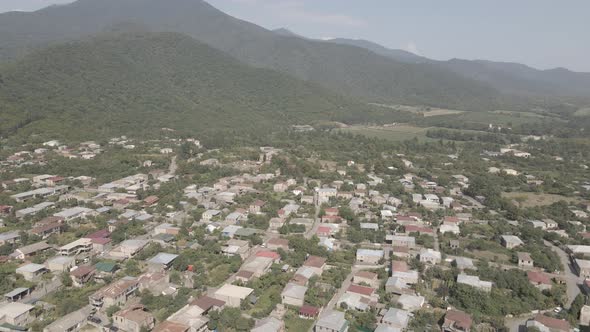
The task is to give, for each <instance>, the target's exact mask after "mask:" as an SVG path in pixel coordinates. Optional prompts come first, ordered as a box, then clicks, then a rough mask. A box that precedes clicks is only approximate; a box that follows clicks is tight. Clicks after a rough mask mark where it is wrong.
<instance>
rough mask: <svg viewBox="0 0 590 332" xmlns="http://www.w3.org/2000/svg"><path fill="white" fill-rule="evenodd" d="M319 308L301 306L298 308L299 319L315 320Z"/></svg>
mask: <svg viewBox="0 0 590 332" xmlns="http://www.w3.org/2000/svg"><path fill="white" fill-rule="evenodd" d="M320 311H321V310H320V308H318V307H313V306H310V305H303V306H301V308H299V318H303V319H316V318H317V317H318V315H319V314H320Z"/></svg>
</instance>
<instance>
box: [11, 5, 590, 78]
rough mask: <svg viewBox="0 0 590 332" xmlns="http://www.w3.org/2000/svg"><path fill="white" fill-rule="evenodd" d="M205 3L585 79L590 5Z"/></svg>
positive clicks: (266, 23)
mask: <svg viewBox="0 0 590 332" xmlns="http://www.w3.org/2000/svg"><path fill="white" fill-rule="evenodd" d="M95 1H100V0H95ZM162 1H166V0H162ZM67 2H71V0H0V12H2V11H8V10H15V9H21V10H34V9H37V8H40V7H43V6H46V5H49V4H52V3H67ZM209 2H210V3H211V4H213V5H214V6H216V7H217V8H219V9H221V10H223V11H225V12H226V13H229V14H231V15H233V16H236V17H238V18H241V19H244V20H247V21H251V22H254V23H256V24H259V25H261V26H263V27H266V28H269V29H274V28H279V27H286V28H288V29H290V30H292V31H294V32H296V33H299V34H301V35H304V36H308V37H313V38H331V37H346V38H363V39H368V40H372V41H375V42H378V43H380V44H382V45H384V46H387V47H390V48H401V49H405V50H409V51H412V52H414V53H418V54H420V55H424V56H426V57H430V58H435V59H450V58H455V57H456V58H465V59H488V60H497V61H511V62H520V63H525V64H528V65H531V66H534V67H537V68H542V69H546V68H553V67H567V68H570V69H573V70H578V71H587V72H590V36H589V35H588V32H589V31H590V19H588V13H590V1H588V0H568V1H555V0H516V1H515V0H410V1H408V0H209Z"/></svg>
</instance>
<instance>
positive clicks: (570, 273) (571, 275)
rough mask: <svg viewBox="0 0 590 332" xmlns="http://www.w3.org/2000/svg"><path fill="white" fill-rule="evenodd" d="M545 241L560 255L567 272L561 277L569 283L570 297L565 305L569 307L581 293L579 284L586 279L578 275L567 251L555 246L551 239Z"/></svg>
mask: <svg viewBox="0 0 590 332" xmlns="http://www.w3.org/2000/svg"><path fill="white" fill-rule="evenodd" d="M544 243H545V245H546V246H548V247H550V248H551V250H553V252H555V253H556V254H557V255H558V256H559V259H560V260H561V264H562V265H563V268H564V271H565V272H564V273H563V274H562V275H561V277H562V278H563V279H565V282H566V285H567V299H568V301H567V303H566V304H565V305H564V308H569V307H570V306H571V304H572V302H573V301H574V299H575V298H576V296H578V294H580V286H578V285H580V284H581V283H582V282H583V281H584V280H583V278H580V277H578V275H577V274H576V273H575V272H574V269H573V267H572V265H571V262H570V258H569V256H568V254H567V253H566V252H565V251H563V250H562V249H561V248H559V247H557V246H555V245H554V244H553V243H551V242H549V241H544Z"/></svg>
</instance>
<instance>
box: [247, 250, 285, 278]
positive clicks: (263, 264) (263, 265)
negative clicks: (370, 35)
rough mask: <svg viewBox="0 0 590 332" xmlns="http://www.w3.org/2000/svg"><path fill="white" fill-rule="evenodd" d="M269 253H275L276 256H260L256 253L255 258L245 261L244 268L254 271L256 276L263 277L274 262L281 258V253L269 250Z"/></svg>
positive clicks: (253, 273)
mask: <svg viewBox="0 0 590 332" xmlns="http://www.w3.org/2000/svg"><path fill="white" fill-rule="evenodd" d="M267 253H273V254H275V255H276V256H271V257H269V256H259V255H258V254H257V255H256V258H254V259H253V260H251V261H249V262H247V263H245V264H244V265H242V270H244V271H250V272H252V275H253V276H254V277H257V278H259V277H262V276H263V275H264V274H265V273H266V272H268V271H269V270H270V268H271V266H272V264H273V262H275V261H278V260H279V259H280V256H279V254H277V253H274V252H272V251H269V252H267Z"/></svg>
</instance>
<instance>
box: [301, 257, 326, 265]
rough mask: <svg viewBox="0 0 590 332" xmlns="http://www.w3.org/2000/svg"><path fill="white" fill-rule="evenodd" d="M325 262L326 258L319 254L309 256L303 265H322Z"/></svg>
mask: <svg viewBox="0 0 590 332" xmlns="http://www.w3.org/2000/svg"><path fill="white" fill-rule="evenodd" d="M324 264H326V259H325V258H323V257H319V256H309V257H308V258H307V260H306V261H305V263H303V265H305V266H311V267H318V268H320V267H323V266H324Z"/></svg>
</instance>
